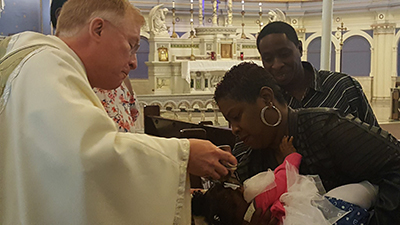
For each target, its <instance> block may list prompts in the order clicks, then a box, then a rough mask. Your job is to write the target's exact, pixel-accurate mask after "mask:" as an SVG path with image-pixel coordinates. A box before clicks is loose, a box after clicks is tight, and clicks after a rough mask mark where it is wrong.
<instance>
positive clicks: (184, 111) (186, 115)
mask: <svg viewBox="0 0 400 225" xmlns="http://www.w3.org/2000/svg"><path fill="white" fill-rule="evenodd" d="M137 99H138V106H139V111H140V113H141V115H143V107H144V106H145V105H158V106H160V113H161V116H163V117H166V118H172V119H177V120H182V121H187V122H192V123H199V122H201V121H212V123H213V125H215V126H223V127H227V126H228V122H227V121H226V120H225V119H224V117H223V115H222V113H221V112H220V111H219V109H218V106H217V105H216V103H215V101H214V100H213V94H207V93H206V94H175V95H139V96H137ZM135 127H136V131H138V132H141V131H143V129H144V126H143V117H142V116H140V117H139V119H138V121H137V123H136V125H135Z"/></svg>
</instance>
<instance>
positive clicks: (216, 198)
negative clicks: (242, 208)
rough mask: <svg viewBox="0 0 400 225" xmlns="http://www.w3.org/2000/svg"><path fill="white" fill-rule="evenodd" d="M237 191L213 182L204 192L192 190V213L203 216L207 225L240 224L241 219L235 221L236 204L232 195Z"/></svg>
mask: <svg viewBox="0 0 400 225" xmlns="http://www.w3.org/2000/svg"><path fill="white" fill-rule="evenodd" d="M237 191H239V190H233V189H231V188H229V187H228V188H225V187H224V186H223V184H222V183H220V182H215V183H214V184H213V185H212V186H211V188H210V189H208V190H207V192H205V193H203V192H201V191H196V192H194V193H193V197H192V214H193V215H195V216H203V217H204V219H205V222H207V224H209V225H241V224H242V222H243V221H237V219H236V217H235V213H236V211H237V207H238V205H237V203H236V202H235V198H233V195H234V192H237Z"/></svg>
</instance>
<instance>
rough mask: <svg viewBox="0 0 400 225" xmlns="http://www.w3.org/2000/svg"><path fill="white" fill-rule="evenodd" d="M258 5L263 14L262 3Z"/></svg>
mask: <svg viewBox="0 0 400 225" xmlns="http://www.w3.org/2000/svg"><path fill="white" fill-rule="evenodd" d="M258 5H259V6H260V12H262V3H261V2H260V3H258Z"/></svg>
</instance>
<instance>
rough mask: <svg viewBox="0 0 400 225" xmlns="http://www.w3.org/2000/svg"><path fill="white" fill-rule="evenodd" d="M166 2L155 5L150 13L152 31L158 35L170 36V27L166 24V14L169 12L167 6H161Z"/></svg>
mask: <svg viewBox="0 0 400 225" xmlns="http://www.w3.org/2000/svg"><path fill="white" fill-rule="evenodd" d="M163 6H164V4H160V5H156V6H154V7H153V8H152V9H151V10H150V13H149V28H150V33H151V34H153V35H156V36H168V37H169V34H168V28H167V25H166V24H165V16H166V15H167V13H168V9H167V8H161V7H163Z"/></svg>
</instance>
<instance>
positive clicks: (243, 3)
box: [242, 0, 244, 11]
mask: <svg viewBox="0 0 400 225" xmlns="http://www.w3.org/2000/svg"><path fill="white" fill-rule="evenodd" d="M242 11H244V0H242Z"/></svg>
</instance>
